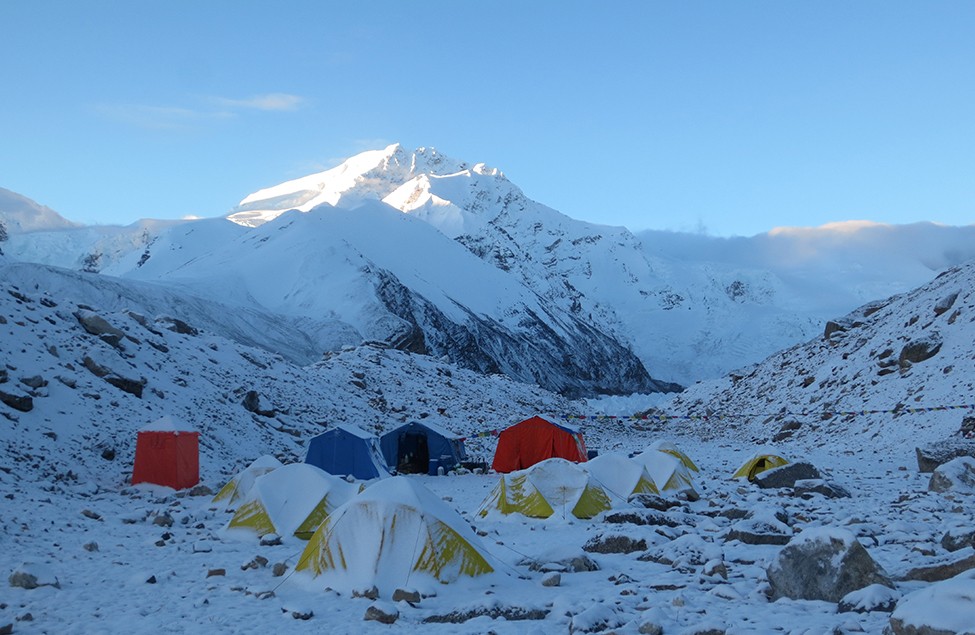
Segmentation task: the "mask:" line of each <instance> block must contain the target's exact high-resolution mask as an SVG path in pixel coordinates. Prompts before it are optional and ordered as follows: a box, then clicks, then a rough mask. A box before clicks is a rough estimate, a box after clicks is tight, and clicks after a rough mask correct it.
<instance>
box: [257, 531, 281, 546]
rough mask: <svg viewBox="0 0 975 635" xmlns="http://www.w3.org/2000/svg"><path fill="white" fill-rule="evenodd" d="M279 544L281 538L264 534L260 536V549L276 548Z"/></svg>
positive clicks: (276, 535)
mask: <svg viewBox="0 0 975 635" xmlns="http://www.w3.org/2000/svg"><path fill="white" fill-rule="evenodd" d="M280 544H281V536H279V535H278V534H264V535H263V536H261V546H262V547H276V546H278V545H280Z"/></svg>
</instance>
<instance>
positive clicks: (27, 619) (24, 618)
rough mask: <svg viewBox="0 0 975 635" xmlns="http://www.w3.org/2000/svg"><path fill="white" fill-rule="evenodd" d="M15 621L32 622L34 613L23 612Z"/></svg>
mask: <svg viewBox="0 0 975 635" xmlns="http://www.w3.org/2000/svg"><path fill="white" fill-rule="evenodd" d="M17 621H18V622H33V621H34V614H33V613H24V614H23V615H20V616H18V617H17Z"/></svg>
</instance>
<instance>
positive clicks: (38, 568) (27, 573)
mask: <svg viewBox="0 0 975 635" xmlns="http://www.w3.org/2000/svg"><path fill="white" fill-rule="evenodd" d="M9 582H10V586H12V587H19V588H22V589H36V588H38V587H42V586H51V587H54V588H55V589H60V588H61V582H60V581H59V580H58V577H57V576H56V575H55V574H54V572H53V571H52V570H51V569H50V567H48V566H47V565H44V564H38V563H35V562H24V563H21V564H20V565H19V566H18V567H17V568H16V569H14V570H13V572H12V573H11V574H10V578H9Z"/></svg>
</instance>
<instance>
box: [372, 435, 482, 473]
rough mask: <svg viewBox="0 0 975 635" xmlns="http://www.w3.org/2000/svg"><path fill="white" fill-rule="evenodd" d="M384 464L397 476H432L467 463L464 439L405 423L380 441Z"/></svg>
mask: <svg viewBox="0 0 975 635" xmlns="http://www.w3.org/2000/svg"><path fill="white" fill-rule="evenodd" d="M379 447H380V448H381V449H382V452H383V457H384V458H385V459H386V464H387V465H389V466H390V467H391V468H394V469H395V470H396V471H397V472H398V473H400V474H431V475H435V474H436V473H437V468H439V467H443V468H444V470H450V469H453V468H455V467H458V466H459V465H460V463H461V461H466V460H467V450H465V449H464V439H463V438H461V437H459V436H457V435H456V434H454V433H453V432H450V431H449V430H445V429H443V428H441V427H440V426H437V425H434V424H430V423H417V422H413V423H407V424H404V425H401V426H399V427H398V428H393V429H392V430H390V431H389V432H387V433H386V434H384V435H383V436H381V437H380V438H379Z"/></svg>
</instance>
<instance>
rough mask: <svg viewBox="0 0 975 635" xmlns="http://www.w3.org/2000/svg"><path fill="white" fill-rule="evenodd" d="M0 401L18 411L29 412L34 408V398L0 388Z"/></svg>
mask: <svg viewBox="0 0 975 635" xmlns="http://www.w3.org/2000/svg"><path fill="white" fill-rule="evenodd" d="M0 402H3V403H5V404H6V405H8V406H10V407H11V408H13V409H14V410H19V411H20V412H30V411H31V410H33V409H34V400H33V399H31V398H30V397H28V396H26V395H14V394H11V393H9V392H4V391H2V390H0Z"/></svg>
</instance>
